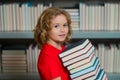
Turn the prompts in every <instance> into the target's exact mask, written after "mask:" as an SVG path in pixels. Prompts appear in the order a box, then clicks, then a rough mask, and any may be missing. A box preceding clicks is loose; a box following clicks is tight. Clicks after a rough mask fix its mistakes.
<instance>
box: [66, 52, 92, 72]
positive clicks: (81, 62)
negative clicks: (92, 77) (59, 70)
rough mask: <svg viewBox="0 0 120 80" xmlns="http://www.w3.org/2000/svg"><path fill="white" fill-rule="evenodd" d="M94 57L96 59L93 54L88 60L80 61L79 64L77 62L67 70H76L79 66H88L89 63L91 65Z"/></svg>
mask: <svg viewBox="0 0 120 80" xmlns="http://www.w3.org/2000/svg"><path fill="white" fill-rule="evenodd" d="M93 57H94V54H93V53H91V54H90V55H89V56H88V57H87V58H85V59H83V60H80V61H78V62H76V63H74V64H71V65H69V66H67V69H68V70H71V69H73V68H76V67H78V66H82V65H84V64H87V63H89V62H90V61H91V60H92V58H93Z"/></svg>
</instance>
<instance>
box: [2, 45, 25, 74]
mask: <svg viewBox="0 0 120 80" xmlns="http://www.w3.org/2000/svg"><path fill="white" fill-rule="evenodd" d="M1 57H2V61H1V63H2V72H27V61H26V46H24V45H8V46H4V47H3V48H2V55H1Z"/></svg>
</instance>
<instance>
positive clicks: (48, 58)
mask: <svg viewBox="0 0 120 80" xmlns="http://www.w3.org/2000/svg"><path fill="white" fill-rule="evenodd" d="M64 49H65V47H64V46H63V47H62V50H59V49H57V48H55V47H53V46H52V45H50V44H45V45H44V46H43V48H42V49H41V52H40V55H39V58H38V71H39V74H40V78H41V80H52V79H54V78H56V77H59V76H60V77H61V79H62V80H70V76H69V73H68V71H67V70H66V68H64V67H63V65H62V62H61V61H60V58H59V56H58V54H59V53H61V51H63V50H64Z"/></svg>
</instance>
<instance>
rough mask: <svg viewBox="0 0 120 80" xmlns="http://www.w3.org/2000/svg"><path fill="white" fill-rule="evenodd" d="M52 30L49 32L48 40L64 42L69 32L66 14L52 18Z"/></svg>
mask: <svg viewBox="0 0 120 80" xmlns="http://www.w3.org/2000/svg"><path fill="white" fill-rule="evenodd" d="M50 27H51V30H50V31H49V32H48V38H49V39H48V41H50V42H51V41H52V42H63V41H64V40H65V39H66V36H67V34H68V24H67V19H66V16H64V15H62V14H61V15H58V16H56V17H54V18H53V19H51V24H50Z"/></svg>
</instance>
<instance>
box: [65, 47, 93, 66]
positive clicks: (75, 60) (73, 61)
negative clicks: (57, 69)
mask: <svg viewBox="0 0 120 80" xmlns="http://www.w3.org/2000/svg"><path fill="white" fill-rule="evenodd" d="M93 51H94V47H92V48H91V49H90V50H89V52H88V53H87V56H89V54H91V53H92V52H93ZM85 57H86V56H80V57H76V58H74V59H71V60H69V61H67V62H64V63H63V65H64V66H68V65H70V64H73V63H75V62H77V61H80V60H82V59H84V58H85Z"/></svg>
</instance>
